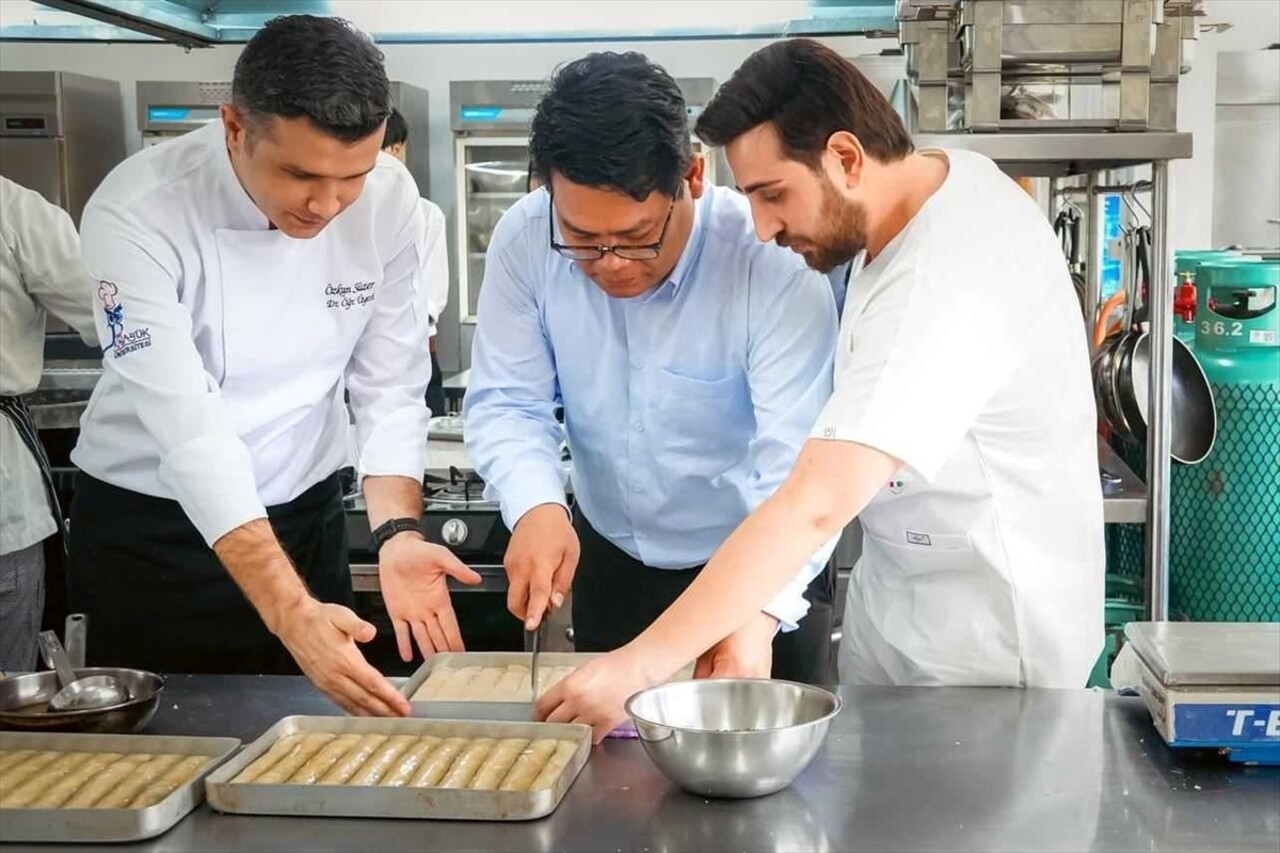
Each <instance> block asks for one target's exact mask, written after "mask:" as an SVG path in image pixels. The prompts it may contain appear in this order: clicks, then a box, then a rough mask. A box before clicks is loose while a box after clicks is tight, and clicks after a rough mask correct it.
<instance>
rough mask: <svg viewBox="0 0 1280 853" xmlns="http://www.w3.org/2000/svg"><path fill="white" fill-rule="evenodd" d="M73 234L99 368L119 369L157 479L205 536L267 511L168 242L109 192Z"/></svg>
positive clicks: (217, 534)
mask: <svg viewBox="0 0 1280 853" xmlns="http://www.w3.org/2000/svg"><path fill="white" fill-rule="evenodd" d="M80 241H81V249H82V252H83V257H84V263H85V267H86V268H87V270H88V272H89V275H90V276H91V277H92V278H93V279H95V280H96V281H97V287H96V292H95V294H94V308H95V312H96V314H97V319H96V324H97V328H98V337H99V338H100V340H101V344H102V347H103V357H102V368H103V370H104V371H108V372H112V373H115V374H116V375H117V376H119V377H120V379H121V381H122V385H123V387H124V389H125V393H126V395H127V396H128V398H129V401H130V402H131V403H132V405H133V407H134V410H135V411H136V412H137V413H138V418H139V420H141V421H142V424H143V426H144V427H145V428H146V430H147V432H149V433H150V434H151V436H152V438H153V439H154V440H155V442H156V445H157V446H158V447H159V449H160V469H159V471H158V477H159V480H160V482H161V483H162V484H163V485H164V486H165V487H166V488H167V489H168V490H169V491H170V492H171V493H172V494H173V495H174V497H175V498H176V499H177V501H178V503H179V504H181V506H182V508H183V510H184V511H185V512H186V514H187V517H188V518H190V519H191V522H192V524H194V525H195V527H196V529H197V530H199V531H200V534H201V535H202V536H203V537H204V539H205V541H206V542H207V543H209V544H210V545H212V544H213V543H214V542H216V541H217V540H218V539H219V538H221V537H222V536H223V535H224V534H226V533H228V532H229V531H231V530H234V529H235V528H237V527H239V526H241V525H243V524H245V523H247V522H250V521H253V520H255V519H259V518H265V517H266V510H265V509H264V507H263V505H262V501H261V500H259V498H258V489H257V484H256V482H255V480H254V475H253V464H252V461H251V460H250V458H249V450H248V448H246V447H245V445H244V442H242V441H241V440H240V439H239V437H238V436H237V435H236V432H235V429H234V427H233V425H232V423H231V421H230V418H229V417H228V414H227V412H226V408H225V406H224V405H223V402H222V397H221V394H220V390H219V388H218V383H217V382H216V381H215V380H214V378H213V377H212V376H211V375H210V374H209V373H208V371H207V370H206V369H205V365H204V362H203V361H202V360H201V358H200V354H199V352H198V351H197V350H196V346H195V343H194V341H193V337H192V321H191V313H190V312H189V311H188V310H187V308H186V307H185V306H183V305H182V304H181V303H180V302H179V300H178V282H179V280H180V278H181V267H180V265H179V263H178V258H177V254H176V252H175V251H174V250H173V247H172V246H171V245H170V244H169V243H168V242H166V240H165V239H164V237H163V236H162V235H159V234H157V233H155V232H154V231H153V230H150V229H148V228H146V227H144V226H143V225H142V224H141V223H140V222H138V220H137V219H136V218H135V217H133V216H132V215H131V214H129V213H128V212H127V211H125V210H123V209H122V208H119V207H117V206H115V205H114V204H112V203H111V202H108V201H94V202H91V203H90V204H89V206H88V207H87V208H86V209H85V212H84V217H83V220H82V222H81V234H80Z"/></svg>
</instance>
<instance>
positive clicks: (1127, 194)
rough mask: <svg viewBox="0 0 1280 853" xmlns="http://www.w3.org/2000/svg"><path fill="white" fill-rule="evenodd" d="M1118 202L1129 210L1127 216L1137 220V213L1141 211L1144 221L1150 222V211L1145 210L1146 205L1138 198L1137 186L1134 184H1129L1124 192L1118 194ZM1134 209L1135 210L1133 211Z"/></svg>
mask: <svg viewBox="0 0 1280 853" xmlns="http://www.w3.org/2000/svg"><path fill="white" fill-rule="evenodd" d="M1120 200H1121V201H1122V202H1124V206H1125V207H1127V208H1128V209H1129V214H1130V215H1131V216H1133V218H1134V219H1138V218H1139V217H1138V212H1137V211H1141V212H1142V216H1143V217H1144V218H1145V220H1146V221H1147V222H1150V221H1151V211H1150V210H1147V207H1146V205H1144V204H1143V203H1142V201H1141V200H1140V199H1139V198H1138V185H1137V184H1136V183H1133V184H1129V186H1128V187H1126V188H1125V191H1124V192H1122V193H1121V194H1120ZM1135 207H1136V208H1137V210H1134V208H1135Z"/></svg>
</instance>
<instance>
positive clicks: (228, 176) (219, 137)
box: [201, 119, 271, 231]
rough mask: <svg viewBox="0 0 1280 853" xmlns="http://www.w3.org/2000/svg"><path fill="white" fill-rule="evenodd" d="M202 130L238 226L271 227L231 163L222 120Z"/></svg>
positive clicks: (262, 228)
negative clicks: (205, 135)
mask: <svg viewBox="0 0 1280 853" xmlns="http://www.w3.org/2000/svg"><path fill="white" fill-rule="evenodd" d="M201 132H203V133H205V134H207V135H208V143H209V149H210V153H211V155H212V157H213V168H214V171H215V172H216V173H217V176H218V181H219V182H220V183H221V184H222V185H223V187H224V189H225V190H226V192H227V198H228V200H229V201H230V203H231V210H232V212H233V213H234V215H235V218H236V226H237V227H239V228H243V229H245V230H249V229H258V230H263V231H265V230H268V229H269V228H271V222H270V221H268V219H267V216H266V214H264V213H263V212H262V211H261V210H260V209H259V208H258V205H256V204H254V202H253V199H251V198H250V197H249V194H248V193H247V192H245V189H244V185H243V184H241V183H240V178H239V177H237V176H236V170H235V168H234V167H233V166H232V165H231V152H230V151H228V150H227V133H226V130H225V128H224V127H223V124H222V120H221V119H219V120H217V121H211V122H209V123H208V124H207V125H205V127H204V129H203V130H202V131H201Z"/></svg>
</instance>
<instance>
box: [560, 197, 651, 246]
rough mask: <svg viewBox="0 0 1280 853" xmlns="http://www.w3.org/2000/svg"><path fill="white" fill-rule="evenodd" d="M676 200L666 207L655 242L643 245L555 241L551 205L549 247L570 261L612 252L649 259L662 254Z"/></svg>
mask: <svg viewBox="0 0 1280 853" xmlns="http://www.w3.org/2000/svg"><path fill="white" fill-rule="evenodd" d="M675 210H676V201H675V199H672V200H671V207H669V208H668V209H667V218H666V219H665V220H663V222H662V230H661V231H660V232H658V240H657V242H656V243H646V244H645V245H643V246H566V245H564V244H562V243H557V242H556V213H555V206H554V205H552V207H551V208H550V211H549V214H550V215H549V216H548V217H547V231H548V233H549V235H550V239H551V248H552V249H555V250H556V252H557V253H559V254H560V255H561V256H563V257H566V258H568V259H569V260H571V261H598V260H600V259H601V258H603V257H604V256H605V255H606V254H608V253H610V252H612V253H613V254H615V255H617V256H618V257H619V258H622V259H623V260H625V261H651V260H653V259H654V258H656V257H658V255H660V254H662V241H664V240H666V239H667V228H669V227H670V226H671V214H673V213H675Z"/></svg>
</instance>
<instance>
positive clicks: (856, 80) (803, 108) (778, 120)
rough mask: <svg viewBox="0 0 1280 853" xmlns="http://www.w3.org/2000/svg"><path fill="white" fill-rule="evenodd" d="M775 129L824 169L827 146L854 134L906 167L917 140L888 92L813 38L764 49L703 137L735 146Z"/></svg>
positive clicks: (723, 93)
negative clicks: (753, 133)
mask: <svg viewBox="0 0 1280 853" xmlns="http://www.w3.org/2000/svg"><path fill="white" fill-rule="evenodd" d="M765 122H771V123H772V124H773V126H774V127H775V128H776V129H777V131H778V136H779V138H780V139H781V140H782V146H783V149H784V150H785V151H786V152H787V156H789V157H791V158H792V159H793V160H799V161H800V162H802V163H806V164H808V165H809V166H810V167H812V168H817V166H818V163H819V161H820V158H821V156H822V151H823V149H825V148H826V147H827V140H828V139H830V138H831V134H833V133H836V132H837V131H841V130H847V131H849V132H850V133H852V134H853V135H854V136H856V137H858V141H859V142H861V143H862V147H863V149H864V150H865V151H866V152H867V154H868V155H870V156H871V157H874V158H875V159H876V160H879V161H881V162H892V161H894V160H901V159H902V158H903V157H905V156H907V155H908V154H910V153H911V152H912V151H913V150H914V146H913V145H912V144H911V137H910V136H909V135H908V134H907V129H906V128H905V127H904V126H903V124H902V119H901V118H899V117H898V114H897V113H896V112H894V109H893V106H892V105H891V104H890V103H889V100H888V99H887V98H885V96H884V95H883V94H881V93H880V90H879V89H877V88H876V87H875V84H873V83H872V82H871V81H870V80H868V79H867V78H866V76H865V75H863V73H862V72H861V71H859V70H858V69H857V68H855V67H854V65H853V63H851V62H849V61H848V60H847V59H845V58H844V57H842V56H840V54H838V53H836V52H835V51H834V50H832V49H831V48H829V47H826V46H825V45H822V44H819V43H818V42H816V41H813V40H812V39H788V40H786V41H779V42H774V43H773V44H771V45H768V46H767V47H763V48H761V49H760V50H757V51H756V52H755V53H753V54H751V56H749V57H747V61H746V62H744V63H742V66H741V67H740V68H739V69H738V70H737V71H735V72H733V76H732V77H730V78H729V81H728V82H727V83H725V84H724V85H723V86H721V87H720V91H718V92H716V94H715V97H713V98H712V99H711V102H710V103H709V104H707V107H706V109H705V110H703V112H702V115H701V116H700V117H699V118H698V127H697V132H698V137H699V138H700V139H701V140H702V141H703V142H705V143H707V144H708V145H716V146H723V145H728V144H729V143H730V142H732V141H733V140H735V139H737V138H738V137H739V136H741V135H742V134H744V133H746V132H747V131H748V130H751V129H752V128H754V127H757V126H759V125H761V124H764V123H765Z"/></svg>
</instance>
